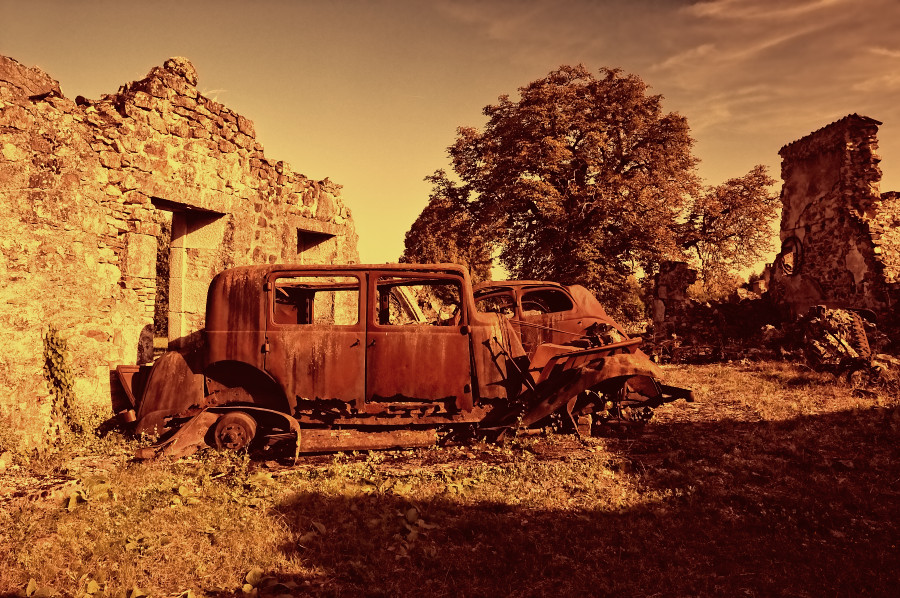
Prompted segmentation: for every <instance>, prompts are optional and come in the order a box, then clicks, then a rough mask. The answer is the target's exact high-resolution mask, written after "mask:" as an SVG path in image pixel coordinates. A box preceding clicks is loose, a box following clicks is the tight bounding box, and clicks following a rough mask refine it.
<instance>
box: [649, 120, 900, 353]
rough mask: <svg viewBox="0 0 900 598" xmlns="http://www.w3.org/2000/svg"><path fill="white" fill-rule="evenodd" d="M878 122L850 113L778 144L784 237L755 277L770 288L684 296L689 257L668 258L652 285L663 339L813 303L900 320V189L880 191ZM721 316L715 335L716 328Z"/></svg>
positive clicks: (735, 336) (727, 338)
mask: <svg viewBox="0 0 900 598" xmlns="http://www.w3.org/2000/svg"><path fill="white" fill-rule="evenodd" d="M879 125H881V123H880V122H878V121H877V120H874V119H871V118H868V117H865V116H860V115H857V114H851V115H849V116H846V117H844V118H842V119H840V120H838V121H835V122H833V123H831V124H829V125H827V126H825V127H823V128H822V129H819V130H818V131H814V132H813V133H810V134H809V135H807V136H806V137H803V138H802V139H799V140H797V141H795V142H793V143H790V144H788V145H786V146H785V147H783V148H782V149H781V151H780V152H779V154H780V155H781V157H782V167H781V176H782V179H783V181H784V184H783V186H782V191H781V201H782V217H781V233H780V236H781V243H782V246H781V251H780V253H779V254H778V256H777V257H776V259H775V262H774V263H773V264H771V265H769V266H767V268H766V270H765V271H764V273H763V281H762V282H763V283H764V284H759V285H758V288H759V289H760V290H763V289H767V291H766V292H764V293H763V295H762V301H746V300H742V301H732V302H730V303H729V304H719V305H715V306H704V305H702V304H699V303H697V302H696V301H691V300H690V299H688V298H687V297H686V296H685V293H684V290H685V289H686V288H687V285H688V284H690V283H691V282H693V278H691V276H690V273H692V271H691V270H690V269H689V268H688V267H687V265H686V264H682V263H676V264H664V265H663V267H662V269H661V272H660V274H659V275H658V277H657V280H656V286H655V299H654V313H653V321H654V332H655V339H654V340H655V341H656V342H657V344H659V343H661V342H669V341H671V340H672V339H673V338H674V339H681V340H682V341H683V343H685V344H702V343H703V342H704V339H706V340H707V341H708V339H710V338H721V339H722V342H723V344H728V343H733V342H734V341H735V340H740V336H741V333H743V334H745V335H746V334H748V333H749V334H752V333H754V332H757V331H758V330H759V328H760V326H762V325H764V324H772V325H776V326H777V325H779V324H780V323H782V322H784V321H790V320H792V319H794V318H796V317H797V316H800V315H803V314H804V313H805V312H807V311H808V310H809V308H810V307H812V306H814V305H825V306H827V307H830V308H841V309H851V310H868V311H870V312H872V313H873V314H874V315H875V316H876V318H877V320H878V323H879V328H881V329H882V330H895V329H897V328H898V324H900V319H898V314H897V313H896V305H897V301H898V299H900V193H897V192H886V193H881V191H880V181H881V168H880V166H879V164H880V162H881V159H880V158H879V156H878V139H877V133H878V126H879ZM673 289H675V291H674V292H673ZM711 310H712V311H711ZM711 314H712V315H714V316H715V317H711ZM716 319H718V321H719V324H718V328H719V329H720V331H721V334H718V335H716V334H711V331H712V330H713V329H714V328H715V325H714V324H715V322H714V320H716ZM733 324H738V326H737V327H735V326H733Z"/></svg>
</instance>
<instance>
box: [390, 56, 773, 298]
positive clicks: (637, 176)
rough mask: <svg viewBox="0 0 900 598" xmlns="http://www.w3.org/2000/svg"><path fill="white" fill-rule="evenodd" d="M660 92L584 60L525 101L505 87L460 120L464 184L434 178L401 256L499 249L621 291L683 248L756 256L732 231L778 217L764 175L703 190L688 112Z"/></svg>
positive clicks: (547, 274)
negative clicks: (479, 112)
mask: <svg viewBox="0 0 900 598" xmlns="http://www.w3.org/2000/svg"><path fill="white" fill-rule="evenodd" d="M661 99H662V98H661V96H659V95H651V94H649V93H648V88H647V85H646V84H645V83H644V82H643V81H642V80H641V78H640V77H638V76H636V75H630V74H624V73H623V72H622V71H620V70H615V69H606V68H603V69H600V71H599V76H594V75H592V74H591V73H590V72H589V71H588V70H587V69H586V68H585V67H584V66H581V65H578V66H561V67H560V68H559V69H557V70H555V71H553V72H551V73H550V74H548V75H547V76H546V77H544V78H542V79H539V80H537V81H534V82H532V83H530V84H528V85H526V86H525V87H522V88H520V89H519V99H518V100H515V101H513V100H511V99H510V98H509V96H506V95H503V96H501V97H500V98H499V99H498V102H497V103H496V104H492V105H489V106H487V107H485V108H484V114H485V116H487V123H486V125H485V126H484V128H483V129H480V130H479V129H476V128H473V127H460V128H459V129H458V130H457V138H456V141H455V143H454V144H453V145H452V146H450V147H449V148H448V151H449V154H450V158H451V160H452V165H453V170H454V173H455V175H456V177H458V180H459V184H457V183H454V182H452V181H451V180H450V179H449V178H448V176H447V174H446V173H445V172H444V171H437V172H436V173H435V174H434V175H432V176H431V177H428V179H427V180H430V181H431V182H432V185H433V191H432V194H431V198H430V201H429V204H428V206H427V207H426V208H425V210H424V211H423V212H422V214H421V215H420V216H419V218H418V219H417V220H416V222H415V223H414V224H413V227H412V228H411V229H410V231H409V233H407V237H406V242H407V244H406V252H405V254H404V259H408V260H410V261H412V260H420V261H426V260H430V259H431V256H433V255H440V256H443V257H451V258H452V257H454V256H458V257H459V259H460V261H465V262H466V263H469V264H470V265H472V264H473V263H478V264H480V263H481V260H484V259H487V257H488V256H489V255H491V254H494V253H497V252H499V260H500V263H501V264H502V265H503V266H504V267H505V268H506V269H507V271H508V272H509V273H510V275H511V276H512V277H515V278H529V279H550V280H556V281H558V282H561V283H564V284H572V283H579V284H583V285H585V286H587V287H588V288H590V289H592V290H593V291H594V292H595V293H597V294H598V295H599V296H600V297H601V298H607V299H614V298H615V297H616V296H617V295H619V291H620V290H621V289H623V288H624V287H625V286H626V281H627V278H628V276H630V275H634V274H635V273H641V272H643V273H652V272H654V271H656V270H657V268H658V264H659V263H660V262H661V261H662V260H665V259H684V257H685V255H686V252H687V251H688V250H690V251H691V252H692V255H696V256H697V259H698V260H699V261H700V263H701V264H702V265H703V267H704V268H705V269H706V271H707V272H713V271H714V270H715V269H716V268H720V267H730V266H733V265H739V264H740V263H741V257H742V255H747V256H749V255H757V254H758V253H759V251H761V249H760V247H761V244H760V241H759V239H758V235H756V234H755V232H753V233H752V234H751V236H750V237H748V238H745V240H744V241H743V242H744V243H745V246H744V247H743V253H742V248H741V243H742V237H741V236H740V235H739V234H735V233H736V231H738V230H739V228H740V227H741V226H742V225H746V224H747V223H748V222H750V221H753V219H754V218H766V217H770V215H771V209H769V204H770V203H771V202H770V201H769V199H770V198H769V196H768V195H766V192H765V190H764V189H763V187H764V186H765V184H769V183H770V182H771V180H770V179H767V177H766V175H765V170H764V169H762V167H757V168H756V169H754V170H753V171H751V173H750V174H748V175H747V176H746V177H743V178H741V179H733V180H732V181H729V182H728V183H726V184H724V185H722V186H720V187H715V188H712V189H707V190H705V191H704V190H703V188H702V187H701V185H700V182H699V178H698V176H697V174H696V165H697V159H696V158H695V157H694V156H693V153H692V151H691V148H692V145H693V140H692V138H691V136H690V130H689V128H688V124H687V121H686V119H685V118H684V117H682V116H680V115H678V114H677V113H666V112H664V111H663V109H662V105H661ZM741 201H748V202H751V203H753V202H755V203H754V205H752V206H746V207H743V206H739V204H740V202H741ZM760 202H761V203H760ZM757 204H760V205H757ZM759 224H760V223H759V222H756V225H759ZM704 227H705V228H704ZM761 228H763V227H762V226H757V227H756V228H754V229H753V230H754V231H757V230H759V229H761ZM698 235H699V236H698ZM702 235H709V236H708V237H702ZM747 239H749V241H747ZM720 241H722V242H724V243H725V247H724V248H723V249H721V250H717V249H716V248H715V247H714V246H715V244H716V243H718V242H720ZM746 242H749V246H748V245H746ZM476 244H482V245H483V247H476V246H475V245H476ZM747 247H749V248H750V250H749V251H748V250H747Z"/></svg>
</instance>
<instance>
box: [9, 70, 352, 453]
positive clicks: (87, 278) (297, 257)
mask: <svg viewBox="0 0 900 598" xmlns="http://www.w3.org/2000/svg"><path fill="white" fill-rule="evenodd" d="M196 86H197V73H196V71H195V69H194V67H193V66H192V65H191V63H190V62H189V61H187V60H186V59H183V58H172V59H169V60H167V61H166V62H165V64H164V65H163V66H161V67H156V68H153V69H152V70H151V71H150V73H149V74H148V75H147V77H146V78H144V79H142V80H140V81H135V82H132V83H129V84H127V85H124V86H123V87H121V88H120V89H119V90H118V92H117V93H115V94H111V95H105V96H103V97H102V98H101V99H99V100H97V101H92V100H86V99H84V98H81V97H78V98H75V100H74V101H73V100H71V99H69V98H66V97H64V96H63V94H62V93H61V91H60V88H59V85H58V83H57V82H56V81H54V80H53V79H51V78H50V77H49V76H48V75H47V74H45V73H44V72H42V71H41V70H39V69H36V68H26V67H24V66H23V65H21V64H19V63H18V62H16V61H15V60H12V59H10V58H5V57H2V56H0V200H2V206H3V210H2V213H0V346H2V347H3V351H2V352H0V429H3V430H5V432H3V433H0V450H3V449H4V448H5V446H4V445H9V444H12V443H13V442H18V443H19V444H22V445H25V446H31V445H36V444H40V442H41V440H42V438H43V437H44V436H45V435H46V433H47V430H48V422H49V420H50V413H51V411H52V405H51V403H52V402H53V400H54V399H53V395H52V393H51V392H50V386H49V385H48V382H47V380H46V379H45V375H44V372H43V369H44V362H45V348H44V340H43V339H44V337H45V335H46V333H47V331H48V329H49V327H51V326H52V327H54V328H56V329H58V330H59V331H60V336H62V337H63V338H64V339H66V341H67V343H68V355H67V357H66V360H67V364H66V366H67V367H68V368H69V369H70V370H71V372H72V374H73V377H72V380H71V381H70V382H71V384H69V386H70V387H72V388H73V389H74V393H75V397H76V405H77V406H78V408H79V409H86V410H87V411H90V410H91V409H94V411H95V412H97V411H103V410H104V409H105V410H106V413H109V403H110V378H111V377H110V369H111V368H113V367H114V366H115V365H117V364H122V363H131V364H134V363H137V362H143V361H147V360H148V359H150V358H151V356H152V347H153V344H154V343H155V344H156V346H157V347H160V346H165V345H166V344H168V345H169V346H186V345H190V344H191V343H192V342H195V341H196V339H197V337H198V334H197V332H198V331H199V330H200V329H201V328H202V327H203V318H204V310H205V301H206V288H207V285H208V283H209V281H210V280H211V279H212V277H213V275H214V274H215V273H216V272H218V271H220V270H222V269H223V268H227V267H230V266H236V265H244V264H258V263H275V262H294V263H298V262H299V263H312V262H316V263H347V262H355V261H357V259H358V258H357V251H356V234H355V232H354V228H353V222H352V219H351V217H350V211H349V209H348V208H347V207H346V206H345V205H344V203H343V201H342V199H341V196H340V186H339V185H336V184H334V183H332V182H330V181H329V180H328V179H325V180H324V181H312V180H309V179H308V178H307V177H305V176H303V175H301V174H298V173H295V172H293V171H292V170H291V168H290V167H289V166H288V165H287V164H285V163H283V162H280V161H277V160H273V159H270V158H267V157H266V156H265V154H264V152H263V148H262V146H261V145H260V144H259V143H258V142H257V140H256V138H255V132H254V127H253V123H252V122H251V121H250V120H248V119H247V118H245V117H244V116H241V115H239V114H237V113H235V112H233V111H232V110H230V109H228V108H227V107H225V106H223V105H222V104H219V103H217V102H215V101H213V100H211V99H209V98H207V97H204V96H203V95H202V94H200V93H198V91H197V87H196ZM12 435H15V437H14V438H13V436H12Z"/></svg>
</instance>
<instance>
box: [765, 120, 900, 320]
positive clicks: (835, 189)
mask: <svg viewBox="0 0 900 598" xmlns="http://www.w3.org/2000/svg"><path fill="white" fill-rule="evenodd" d="M880 124H881V123H880V122H878V121H877V120H874V119H871V118H867V117H865V116H859V115H858V114H851V115H849V116H846V117H844V118H842V119H840V120H838V121H836V122H833V123H831V124H830V125H828V126H826V127H823V128H821V129H819V130H818V131H815V132H813V133H810V134H809V135H807V136H806V137H804V138H802V139H799V140H797V141H794V142H793V143H790V144H788V145H786V146H784V147H783V148H781V151H780V152H779V154H780V155H781V158H782V163H781V178H782V179H783V180H784V185H783V187H782V190H781V201H782V205H783V207H782V216H781V251H780V252H779V254H778V257H777V258H776V260H775V262H774V264H773V268H772V271H771V280H770V283H769V284H770V291H769V292H770V293H771V294H772V296H773V298H774V299H775V301H776V302H777V303H778V304H780V305H783V306H784V307H785V308H786V309H787V310H789V312H790V313H791V314H792V315H796V314H799V313H803V312H805V311H806V310H807V309H808V308H809V307H810V306H812V305H827V306H828V307H840V308H850V309H867V310H871V311H872V312H874V313H875V314H876V315H878V316H879V319H881V320H885V319H892V318H893V306H894V303H895V301H896V300H897V297H898V289H900V286H898V283H900V279H898V277H900V227H898V225H900V209H898V208H900V201H898V194H897V193H895V192H889V193H883V194H882V193H881V191H880V188H879V183H880V181H881V169H880V168H879V162H880V161H881V159H880V158H879V157H878V154H877V150H878V139H877V133H878V126H879V125H880Z"/></svg>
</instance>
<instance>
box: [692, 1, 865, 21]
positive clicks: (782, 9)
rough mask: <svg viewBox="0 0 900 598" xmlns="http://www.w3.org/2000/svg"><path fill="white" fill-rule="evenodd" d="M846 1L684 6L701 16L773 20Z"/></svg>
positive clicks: (739, 2)
mask: <svg viewBox="0 0 900 598" xmlns="http://www.w3.org/2000/svg"><path fill="white" fill-rule="evenodd" d="M846 2H847V0H809V1H807V2H793V3H786V2H783V1H782V0H768V1H765V0H707V1H703V2H697V3H696V4H692V5H690V6H688V7H686V8H684V12H685V13H687V14H690V15H692V16H695V17H700V18H714V19H727V20H733V21H742V20H753V21H757V20H762V21H773V20H782V19H788V18H795V17H800V16H804V15H809V14H810V13H814V12H816V11H818V10H821V9H823V8H828V7H831V6H836V5H838V4H846Z"/></svg>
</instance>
